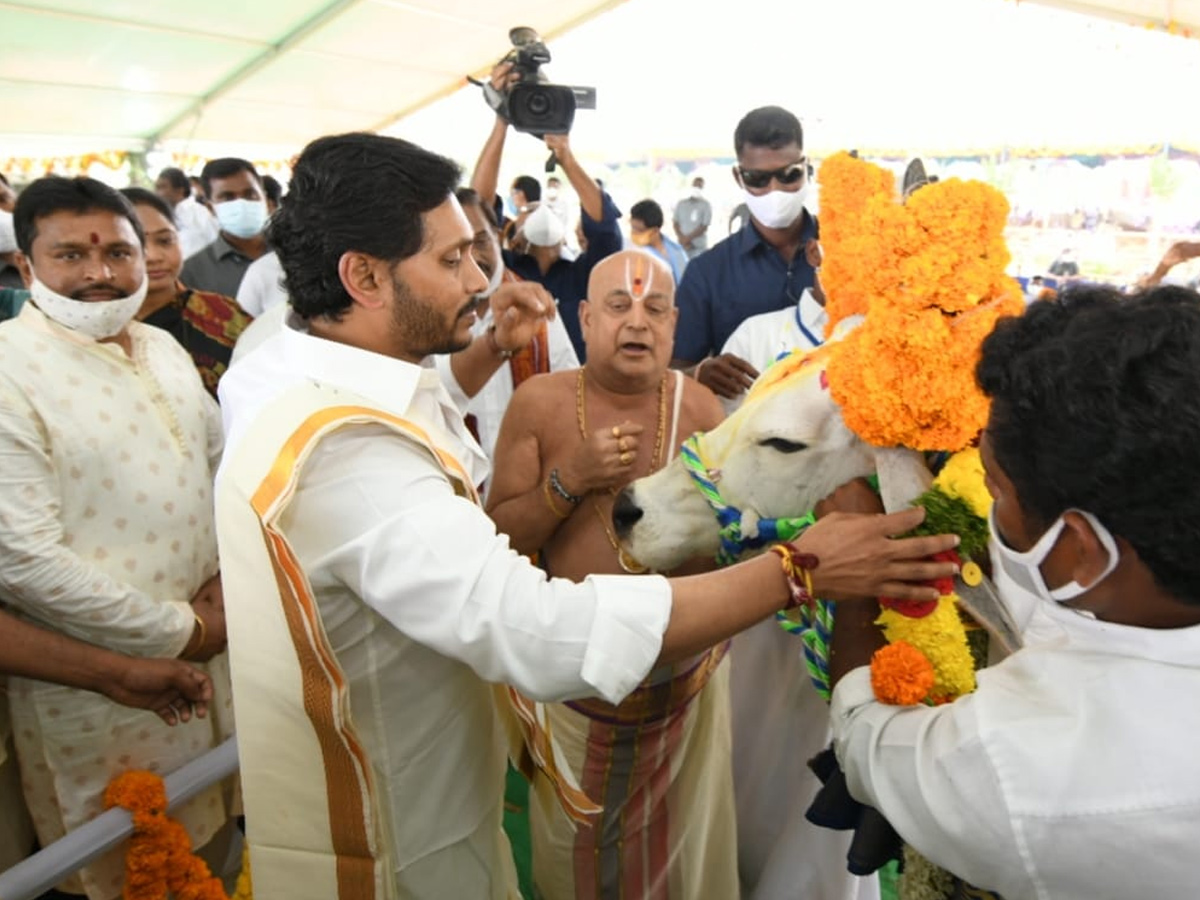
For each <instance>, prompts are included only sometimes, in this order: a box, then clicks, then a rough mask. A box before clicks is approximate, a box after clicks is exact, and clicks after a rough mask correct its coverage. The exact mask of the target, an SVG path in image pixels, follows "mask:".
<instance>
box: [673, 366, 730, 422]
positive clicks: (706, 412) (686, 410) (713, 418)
mask: <svg viewBox="0 0 1200 900" xmlns="http://www.w3.org/2000/svg"><path fill="white" fill-rule="evenodd" d="M682 383H683V404H682V407H681V409H680V418H681V419H682V420H683V421H684V422H685V423H687V424H688V426H689V427H690V428H693V429H697V430H700V431H707V430H708V429H710V428H716V427H717V425H719V424H721V421H722V420H723V419H724V418H725V409H724V407H723V406H721V401H720V400H718V399H717V395H716V394H714V393H713V392H712V391H710V390H709V389H708V388H706V387H705V386H704V385H702V384H701V383H700V382H698V381H697V380H696V379H695V378H688V377H686V376H685V377H684V378H683V379H682Z"/></svg>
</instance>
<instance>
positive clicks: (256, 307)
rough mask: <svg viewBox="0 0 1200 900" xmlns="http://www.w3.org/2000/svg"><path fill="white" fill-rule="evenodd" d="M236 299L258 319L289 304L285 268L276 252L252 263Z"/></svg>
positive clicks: (271, 252)
mask: <svg viewBox="0 0 1200 900" xmlns="http://www.w3.org/2000/svg"><path fill="white" fill-rule="evenodd" d="M236 299H237V303H238V306H240V307H241V308H242V309H244V310H245V311H246V312H248V313H250V315H252V316H254V318H256V319H257V318H258V317H259V316H261V315H262V314H263V313H265V312H266V311H267V310H269V309H272V308H274V307H276V306H280V305H282V304H284V303H287V290H285V289H284V286H283V266H281V265H280V264H279V256H278V255H277V254H276V253H275V251H274V250H271V251H269V252H268V253H267V254H266V255H264V256H260V257H259V258H258V259H256V260H255V261H254V262H252V263H250V267H249V268H248V269H246V274H245V275H243V276H242V283H241V284H239V285H238V289H237V297H236Z"/></svg>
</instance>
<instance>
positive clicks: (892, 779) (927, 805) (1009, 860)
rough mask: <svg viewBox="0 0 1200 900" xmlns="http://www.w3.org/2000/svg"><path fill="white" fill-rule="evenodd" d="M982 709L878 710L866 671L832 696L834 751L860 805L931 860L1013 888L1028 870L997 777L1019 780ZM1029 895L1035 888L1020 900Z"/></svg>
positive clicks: (973, 704)
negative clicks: (995, 753) (996, 749)
mask: <svg viewBox="0 0 1200 900" xmlns="http://www.w3.org/2000/svg"><path fill="white" fill-rule="evenodd" d="M979 706H980V703H979V696H978V694H969V695H967V696H965V697H960V698H959V699H958V700H956V701H955V702H954V703H951V704H948V705H945V706H937V707H929V706H908V707H902V706H888V705H885V704H883V703H879V702H878V701H876V700H875V694H874V691H873V690H872V688H871V671H870V668H869V667H867V666H863V667H861V668H859V669H855V670H854V671H853V672H850V673H849V674H847V675H846V676H845V677H844V678H843V679H842V680H841V681H840V682H839V683H838V685H837V687H836V688H835V689H834V692H833V700H832V705H831V707H830V715H831V716H832V718H833V741H834V748H835V750H836V752H837V757H838V761H839V762H840V763H841V766H842V769H843V771H844V772H845V773H846V783H847V785H848V787H849V789H850V793H851V794H852V795H853V796H854V798H855V799H856V800H858V801H859V802H861V803H865V804H867V805H869V806H873V807H874V808H875V809H877V810H879V811H880V812H881V813H882V814H883V815H884V817H885V818H886V819H887V820H888V821H889V822H890V823H891V824H892V827H894V828H895V829H896V831H897V832H899V834H900V836H901V837H903V838H904V840H905V841H907V842H908V843H910V844H912V845H913V846H914V847H916V848H917V850H918V851H920V852H921V853H922V854H923V855H924V856H925V857H927V858H928V859H930V860H932V861H933V862H935V863H937V864H938V865H939V866H941V867H942V868H944V869H947V870H948V871H950V872H953V873H954V874H956V875H958V876H959V877H960V878H963V879H965V880H967V881H969V882H970V883H972V884H974V885H976V886H978V887H983V888H989V889H993V890H994V889H996V886H997V885H1006V886H1009V887H1010V889H1011V886H1012V885H1013V884H1014V883H1015V882H1017V881H1019V880H1020V879H1021V876H1020V875H1019V874H1018V873H1022V872H1026V871H1027V867H1026V863H1025V856H1024V854H1023V853H1022V851H1021V848H1020V846H1019V845H1018V842H1017V837H1016V835H1015V833H1014V829H1013V826H1012V817H1011V816H1010V811H1009V808H1008V804H1007V801H1006V798H1005V794H1004V792H1003V791H1002V790H1001V787H1000V779H1001V777H1002V775H1006V776H1007V777H1020V773H998V772H997V771H996V769H995V766H994V765H993V763H992V760H991V758H990V756H989V754H988V748H987V746H986V744H985V743H984V740H983V738H982V736H981V735H980V727H979V715H980V714H981V713H980V710H979ZM1005 893H1007V891H1006V892H1005ZM1033 895H1034V889H1033V887H1032V885H1029V891H1028V892H1027V894H1023V896H1033Z"/></svg>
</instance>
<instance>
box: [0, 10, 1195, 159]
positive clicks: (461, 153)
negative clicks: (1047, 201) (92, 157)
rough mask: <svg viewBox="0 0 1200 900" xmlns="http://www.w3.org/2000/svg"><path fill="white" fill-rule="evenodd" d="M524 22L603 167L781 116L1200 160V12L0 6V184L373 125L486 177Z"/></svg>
mask: <svg viewBox="0 0 1200 900" xmlns="http://www.w3.org/2000/svg"><path fill="white" fill-rule="evenodd" d="M616 7H619V8H616ZM1047 7H1059V8H1061V9H1065V10H1068V11H1070V12H1072V13H1080V12H1081V13H1086V14H1087V17H1083V16H1077V15H1071V14H1068V13H1064V12H1062V11H1060V9H1048V8H1047ZM610 9H611V12H610V13H609V12H608V11H609V10H610ZM601 13H608V14H606V15H600V14H601ZM1102 19H1113V20H1118V21H1121V22H1125V23H1127V24H1131V25H1135V26H1139V27H1137V28H1126V27H1120V26H1116V25H1111V24H1109V23H1108V22H1104V21H1102ZM584 23H586V24H584ZM517 24H528V25H533V26H535V27H536V28H538V29H539V30H540V31H541V32H542V33H543V35H544V36H546V37H547V39H552V45H551V46H552V49H553V50H554V55H555V59H554V63H553V64H552V66H551V67H550V68H551V70H552V74H553V75H554V76H555V77H556V80H562V81H567V82H569V83H583V84H594V85H597V86H598V87H599V88H600V93H599V102H600V108H599V111H598V112H596V113H582V114H581V115H580V117H579V119H578V125H577V135H578V142H577V146H578V149H579V150H580V151H581V153H582V154H583V155H584V156H587V157H590V158H591V159H592V160H593V161H598V160H600V159H607V160H613V161H618V160H622V159H629V158H639V157H641V158H644V157H659V158H661V157H668V158H670V157H673V156H678V155H685V154H686V155H692V156H704V155H709V156H727V155H729V153H730V150H731V147H730V141H729V135H730V133H731V131H732V126H733V124H734V122H736V120H737V118H738V117H739V116H740V115H741V114H742V113H743V112H745V110H746V109H748V108H750V107H751V106H754V105H758V104H761V103H769V102H778V103H780V104H782V105H785V106H788V107H789V108H792V109H795V110H796V111H797V112H798V113H799V114H800V115H801V116H802V119H803V120H804V123H805V126H806V129H807V130H808V133H809V134H810V135H811V139H812V142H813V147H814V149H815V150H817V151H820V150H822V149H834V148H838V147H846V146H857V147H860V148H864V149H867V150H871V149H875V150H878V149H896V150H909V151H913V152H917V151H926V152H927V151H929V150H945V151H962V152H968V151H974V150H980V149H989V148H996V147H1035V148H1036V147H1047V148H1063V149H1076V148H1081V147H1104V146H1114V145H1120V144H1127V145H1135V144H1152V143H1158V142H1164V141H1170V142H1174V143H1180V142H1182V143H1188V144H1192V145H1195V146H1200V123H1197V122H1196V121H1195V118H1194V116H1191V115H1190V114H1188V113H1187V112H1186V109H1187V108H1186V106H1185V105H1184V104H1185V102H1186V98H1187V97H1188V96H1190V91H1191V89H1192V87H1193V86H1194V85H1195V84H1196V83H1197V80H1198V79H1200V40H1186V38H1187V37H1190V36H1200V0H970V2H967V0H905V2H904V3H897V2H895V0H738V2H737V3H730V2H728V0H628V2H622V0H494V2H491V3H483V2H478V0H474V2H473V0H255V2H246V0H206V2H198V0H156V2H153V3H152V2H149V0H104V2H99V0H18V2H3V0H0V111H2V112H0V168H3V163H4V160H5V159H6V158H13V157H33V156H55V155H70V154H80V153H87V152H98V151H104V150H162V151H167V152H171V153H176V154H180V155H187V156H192V157H206V156H213V155H226V154H231V153H236V154H239V155H244V156H248V157H250V158H252V159H258V160H280V161H282V160H286V159H288V158H289V157H290V156H291V155H292V154H294V153H295V152H296V151H298V150H299V148H300V147H301V146H303V144H304V143H306V142H307V141H308V140H310V139H311V138H313V137H315V136H317V135H320V134H326V133H331V132H338V131H345V130H350V129H369V130H370V129H374V130H384V131H386V132H388V133H400V134H404V135H405V136H409V137H412V138H413V139H415V140H418V141H419V142H422V143H425V144H427V145H428V146H431V147H434V148H436V149H439V150H442V151H443V152H446V153H449V154H451V155H453V156H455V157H456V158H458V159H459V160H460V161H463V162H466V163H469V162H470V160H471V159H472V158H473V157H474V153H475V152H476V150H477V148H478V146H479V144H480V141H481V140H482V137H483V134H484V133H486V129H487V125H488V116H487V111H486V110H484V109H483V108H482V104H481V101H480V100H479V98H478V96H477V94H476V93H475V91H474V90H471V91H459V89H460V88H462V87H463V86H464V85H465V77H464V76H465V75H466V74H467V73H474V74H477V75H482V74H484V73H485V72H486V71H487V69H488V68H489V67H490V65H491V64H492V63H493V62H494V61H495V60H496V59H497V58H498V57H499V56H500V55H501V54H502V53H503V52H504V51H505V49H506V48H507V46H508V37H507V31H508V28H509V27H510V26H512V25H517ZM1155 32H1157V33H1155ZM1168 33H1170V34H1174V35H1178V37H1172V36H1170V34H1168ZM555 38H557V40H553V39H555ZM564 66H565V67H566V68H564ZM456 91H457V92H458V93H456ZM441 98H445V100H444V102H434V101H438V100H439V99H441ZM514 144H515V145H516V147H517V148H520V147H524V148H525V150H526V152H527V153H528V155H529V157H530V158H531V159H532V158H533V157H534V156H544V150H543V149H541V148H540V147H538V146H535V145H534V142H532V141H528V140H523V141H521V142H519V143H518V142H514ZM514 152H516V151H514Z"/></svg>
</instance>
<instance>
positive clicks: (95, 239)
mask: <svg viewBox="0 0 1200 900" xmlns="http://www.w3.org/2000/svg"><path fill="white" fill-rule="evenodd" d="M92 243H93V244H98V243H100V235H98V234H96V232H94V231H93V232H92Z"/></svg>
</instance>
